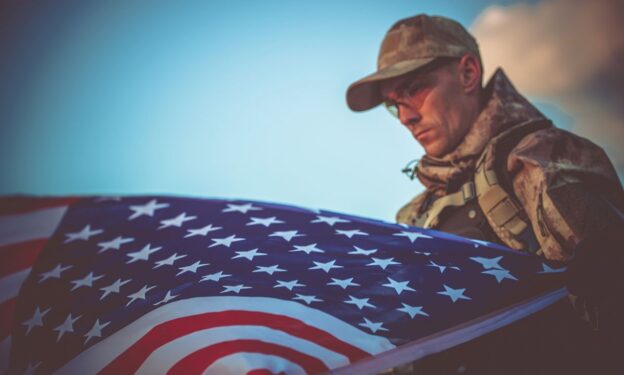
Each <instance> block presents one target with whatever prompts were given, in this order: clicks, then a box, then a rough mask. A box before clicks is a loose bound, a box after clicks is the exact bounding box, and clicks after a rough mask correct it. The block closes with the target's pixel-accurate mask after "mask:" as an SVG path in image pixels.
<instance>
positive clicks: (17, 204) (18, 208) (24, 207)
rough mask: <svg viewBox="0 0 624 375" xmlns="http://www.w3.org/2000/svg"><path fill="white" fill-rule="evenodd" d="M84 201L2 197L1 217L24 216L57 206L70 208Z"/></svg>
mask: <svg viewBox="0 0 624 375" xmlns="http://www.w3.org/2000/svg"><path fill="white" fill-rule="evenodd" d="M80 199H82V198H81V197H58V198H37V197H22V196H14V197H0V215H14V214H23V213H26V212H31V211H36V210H40V209H42V208H48V207H55V206H69V205H70V204H72V203H74V202H76V201H78V200H80Z"/></svg>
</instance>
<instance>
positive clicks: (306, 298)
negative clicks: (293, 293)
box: [293, 294, 323, 305]
mask: <svg viewBox="0 0 624 375" xmlns="http://www.w3.org/2000/svg"><path fill="white" fill-rule="evenodd" d="M293 299H300V300H302V301H304V302H305V303H306V304H308V305H309V304H311V303H312V302H322V301H323V300H322V299H318V298H316V296H306V295H305V294H297V297H293Z"/></svg>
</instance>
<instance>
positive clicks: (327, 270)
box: [308, 259, 343, 273]
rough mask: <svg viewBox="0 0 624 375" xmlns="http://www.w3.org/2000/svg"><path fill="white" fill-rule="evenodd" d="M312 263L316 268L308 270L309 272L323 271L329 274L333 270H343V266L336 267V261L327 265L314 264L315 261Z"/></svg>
mask: <svg viewBox="0 0 624 375" xmlns="http://www.w3.org/2000/svg"><path fill="white" fill-rule="evenodd" d="M312 263H314V264H315V266H313V267H310V268H308V269H309V270H323V271H325V272H326V273H329V271H330V270H331V269H332V268H343V267H342V266H337V265H335V263H336V260H335V259H334V260H332V261H329V262H327V263H321V262H314V261H312Z"/></svg>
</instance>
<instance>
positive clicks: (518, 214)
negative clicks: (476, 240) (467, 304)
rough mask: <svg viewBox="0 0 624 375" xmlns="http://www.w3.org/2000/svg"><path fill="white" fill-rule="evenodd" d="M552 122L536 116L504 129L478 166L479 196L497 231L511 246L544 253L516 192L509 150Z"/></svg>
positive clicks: (476, 185)
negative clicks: (508, 164)
mask: <svg viewBox="0 0 624 375" xmlns="http://www.w3.org/2000/svg"><path fill="white" fill-rule="evenodd" d="M549 126H551V124H550V121H548V120H541V121H534V120H533V121H529V122H526V123H522V124H519V125H516V126H514V127H512V128H511V129H509V130H507V131H505V132H503V133H501V134H500V135H498V136H497V137H496V138H494V139H493V140H492V141H490V143H489V144H488V146H487V147H486V149H485V151H484V152H483V153H482V154H481V157H480V158H479V161H478V162H477V166H476V170H475V180H474V183H475V190H476V193H477V200H478V202H479V206H480V207H481V209H482V210H483V212H484V213H485V216H486V217H487V219H488V222H489V223H490V225H491V226H492V229H494V232H495V233H496V234H497V235H498V236H499V238H500V239H501V240H502V241H503V242H505V243H506V244H507V245H508V246H510V247H512V248H514V249H517V250H525V251H529V252H531V253H540V248H539V247H540V245H539V242H538V241H537V238H536V237H535V233H534V232H533V228H532V227H531V222H530V220H529V219H528V216H527V214H526V212H525V211H524V208H523V207H522V205H521V204H520V202H519V201H518V198H517V197H516V195H515V194H514V192H513V186H512V181H511V178H510V176H509V174H508V173H507V166H506V164H507V157H508V156H509V153H510V152H511V150H512V149H513V148H514V147H515V146H516V145H517V144H518V142H520V140H521V139H522V138H524V137H525V136H527V135H528V134H530V133H533V132H535V131H538V130H541V129H545V128H547V127H549Z"/></svg>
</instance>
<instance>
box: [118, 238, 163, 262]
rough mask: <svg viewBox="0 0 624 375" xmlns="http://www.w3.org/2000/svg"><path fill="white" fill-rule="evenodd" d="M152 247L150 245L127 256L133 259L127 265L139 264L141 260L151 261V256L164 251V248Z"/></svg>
mask: <svg viewBox="0 0 624 375" xmlns="http://www.w3.org/2000/svg"><path fill="white" fill-rule="evenodd" d="M151 246H152V244H149V243H148V244H147V245H145V246H144V247H143V248H142V249H141V250H139V251H135V252H132V253H128V254H126V255H127V256H129V257H130V258H132V259H130V260H129V261H127V262H126V264H130V263H134V262H138V261H139V260H149V256H150V255H152V254H153V253H155V252H157V251H158V250H160V249H162V247H154V248H152V247H151Z"/></svg>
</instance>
